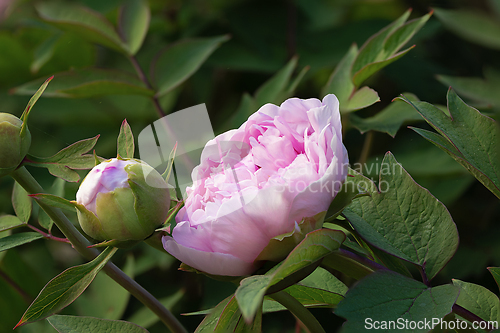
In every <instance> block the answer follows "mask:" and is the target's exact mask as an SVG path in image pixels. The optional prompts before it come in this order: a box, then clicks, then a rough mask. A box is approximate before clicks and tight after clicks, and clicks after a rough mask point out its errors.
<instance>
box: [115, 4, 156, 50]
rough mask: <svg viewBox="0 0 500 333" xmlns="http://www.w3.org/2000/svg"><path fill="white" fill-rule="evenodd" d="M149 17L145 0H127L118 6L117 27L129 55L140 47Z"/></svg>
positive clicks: (147, 26)
mask: <svg viewBox="0 0 500 333" xmlns="http://www.w3.org/2000/svg"><path fill="white" fill-rule="evenodd" d="M150 19H151V13H150V11H149V5H148V2H147V1H145V0H128V1H126V2H125V4H124V5H123V6H122V7H120V14H119V17H118V27H119V29H120V35H121V37H122V39H123V41H124V42H125V43H126V44H127V48H128V53H129V54H130V55H134V54H136V53H137V51H139V49H140V48H141V46H142V43H143V42H144V38H145V37H146V34H147V32H148V28H149V20H150Z"/></svg>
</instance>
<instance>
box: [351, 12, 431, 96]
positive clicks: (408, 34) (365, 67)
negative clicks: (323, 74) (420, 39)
mask: <svg viewBox="0 0 500 333" xmlns="http://www.w3.org/2000/svg"><path fill="white" fill-rule="evenodd" d="M409 15H410V11H407V12H406V13H405V14H403V15H402V16H401V17H400V18H398V19H397V20H396V21H394V22H393V23H391V24H390V25H389V26H387V27H386V28H384V29H382V30H381V31H380V32H378V33H377V34H375V35H374V36H372V37H371V38H370V39H369V40H368V41H366V43H365V44H364V45H363V46H362V47H361V49H360V50H359V53H358V56H357V57H356V60H355V61H354V63H353V65H352V70H351V76H352V82H353V83H354V85H355V86H356V87H359V86H360V85H361V83H363V81H364V80H366V79H367V78H368V77H370V76H371V75H373V74H374V73H376V72H377V71H379V70H380V69H382V68H383V67H385V66H387V65H389V64H390V63H392V62H394V61H396V60H397V59H399V58H400V57H402V56H403V55H405V54H406V53H407V52H408V51H410V50H411V49H412V48H413V46H412V47H410V48H408V49H406V50H404V51H401V52H399V53H398V51H399V50H400V49H401V48H402V47H403V46H404V45H405V44H406V43H407V42H408V41H409V40H410V39H411V38H412V37H413V35H415V33H417V31H419V30H420V29H421V28H422V26H423V25H424V24H425V23H426V22H427V20H429V18H430V16H431V15H432V13H429V14H427V15H424V16H422V17H421V18H418V19H414V20H411V21H408V22H407V23H404V22H405V21H406V19H407V18H408V16H409Z"/></svg>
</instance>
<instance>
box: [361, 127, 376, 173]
mask: <svg viewBox="0 0 500 333" xmlns="http://www.w3.org/2000/svg"><path fill="white" fill-rule="evenodd" d="M372 143H373V131H369V132H368V133H366V137H365V142H364V143H363V148H362V149H361V154H360V156H359V160H358V163H359V165H360V166H361V170H363V164H365V163H366V161H367V160H368V157H369V156H370V150H371V149H372Z"/></svg>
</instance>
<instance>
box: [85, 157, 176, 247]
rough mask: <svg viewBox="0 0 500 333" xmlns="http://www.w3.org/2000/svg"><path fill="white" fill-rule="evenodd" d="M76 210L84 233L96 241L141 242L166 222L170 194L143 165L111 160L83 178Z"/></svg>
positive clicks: (156, 175) (162, 182) (157, 176)
mask: <svg viewBox="0 0 500 333" xmlns="http://www.w3.org/2000/svg"><path fill="white" fill-rule="evenodd" d="M144 174H146V175H147V177H148V181H147V182H146V179H145V177H144ZM148 184H156V185H157V186H155V187H152V186H150V185H148ZM76 207H77V213H78V220H79V222H80V225H81V227H82V229H83V231H85V233H87V234H88V235H89V236H91V237H92V238H94V239H96V240H100V241H103V240H119V241H129V240H143V239H145V238H146V237H148V236H150V235H151V234H152V233H153V232H154V231H155V229H156V228H158V227H159V226H160V225H162V224H163V222H165V219H166V217H167V214H168V210H169V208H170V193H169V190H168V188H167V184H166V182H165V180H164V179H163V178H162V177H161V175H160V174H159V173H158V172H156V170H154V169H153V168H151V167H150V166H149V165H147V164H146V163H144V162H142V161H140V160H134V159H116V158H114V159H111V160H108V161H105V162H102V163H101V164H99V165H97V166H96V167H94V168H93V169H92V170H91V171H90V172H89V174H88V175H87V177H85V179H84V180H83V182H82V184H81V185H80V188H79V189H78V192H77V193H76Z"/></svg>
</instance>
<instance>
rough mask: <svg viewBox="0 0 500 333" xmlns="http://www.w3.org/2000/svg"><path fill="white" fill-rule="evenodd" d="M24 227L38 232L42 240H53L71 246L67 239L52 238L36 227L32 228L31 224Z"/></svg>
mask: <svg viewBox="0 0 500 333" xmlns="http://www.w3.org/2000/svg"><path fill="white" fill-rule="evenodd" d="M25 225H26V226H27V227H28V228H30V229H31V230H34V231H36V232H38V233H39V234H41V235H42V236H43V238H46V239H50V240H53V241H56V242H61V243H67V244H71V242H70V241H69V239H67V238H60V237H56V236H54V235H52V234H49V233H46V232H43V231H42V230H40V229H38V228H37V227H35V226H32V225H31V224H28V223H26V224H25Z"/></svg>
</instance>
